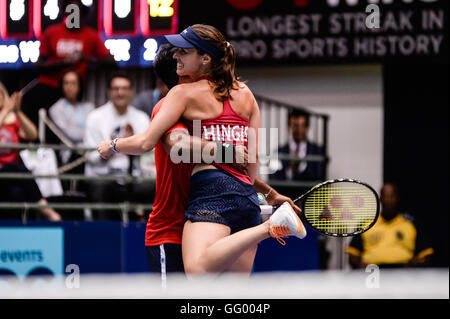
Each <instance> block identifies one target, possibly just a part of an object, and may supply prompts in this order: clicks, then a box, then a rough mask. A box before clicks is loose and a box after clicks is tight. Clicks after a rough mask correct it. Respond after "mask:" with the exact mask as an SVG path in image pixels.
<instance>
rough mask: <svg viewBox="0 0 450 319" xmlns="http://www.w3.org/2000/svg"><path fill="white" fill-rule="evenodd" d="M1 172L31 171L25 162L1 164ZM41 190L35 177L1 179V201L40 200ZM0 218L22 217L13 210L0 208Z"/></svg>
mask: <svg viewBox="0 0 450 319" xmlns="http://www.w3.org/2000/svg"><path fill="white" fill-rule="evenodd" d="M0 173H30V171H29V170H28V169H27V168H26V167H25V166H24V165H23V164H6V165H3V166H0ZM41 199H42V194H41V191H40V190H39V187H38V186H37V184H36V181H35V180H34V179H19V178H17V179H0V202H38V201H39V200H41ZM0 219H20V214H18V213H13V212H12V210H0Z"/></svg>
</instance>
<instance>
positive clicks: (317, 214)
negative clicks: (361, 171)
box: [304, 182, 378, 235]
mask: <svg viewBox="0 0 450 319" xmlns="http://www.w3.org/2000/svg"><path fill="white" fill-rule="evenodd" d="M377 209H378V200H377V197H376V195H375V194H374V193H373V192H372V191H371V190H370V189H369V188H367V187H366V186H364V185H362V184H358V183H352V182H340V183H333V184H328V185H323V186H321V187H319V188H317V189H316V190H313V191H312V192H311V193H310V194H309V195H308V197H307V198H306V201H305V204H304V216H305V218H306V219H307V220H308V222H309V223H310V224H311V225H312V226H313V227H315V228H317V229H318V230H320V231H323V232H326V233H333V234H338V235H340V234H350V233H355V232H359V231H361V230H364V229H366V228H367V227H369V226H370V225H371V224H372V223H373V221H374V220H375V218H376V216H377Z"/></svg>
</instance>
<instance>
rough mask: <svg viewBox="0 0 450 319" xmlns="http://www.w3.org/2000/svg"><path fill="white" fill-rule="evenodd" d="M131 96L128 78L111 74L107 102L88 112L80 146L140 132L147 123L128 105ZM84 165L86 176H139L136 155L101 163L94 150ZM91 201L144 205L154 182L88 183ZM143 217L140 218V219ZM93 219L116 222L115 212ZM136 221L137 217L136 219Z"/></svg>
mask: <svg viewBox="0 0 450 319" xmlns="http://www.w3.org/2000/svg"><path fill="white" fill-rule="evenodd" d="M132 95H133V88H132V81H131V78H130V77H129V76H128V75H127V74H126V73H124V72H116V73H114V74H113V75H112V76H111V77H110V79H109V81H108V97H109V101H108V102H107V103H106V104H104V105H102V106H100V107H98V108H97V109H95V110H94V111H92V112H91V113H89V115H88V117H87V120H86V131H85V137H84V144H85V146H87V147H93V148H96V147H97V145H98V144H99V143H100V142H102V141H105V140H113V139H115V138H116V137H128V136H131V135H133V134H138V133H141V132H144V131H145V130H146V129H147V127H148V126H149V124H150V120H149V117H148V116H147V114H145V113H144V112H143V111H140V110H137V109H136V108H135V107H133V106H131V105H130V104H129V103H130V101H131V98H132ZM87 158H88V159H87V162H86V165H85V174H86V175H87V176H125V175H128V174H130V175H133V176H141V167H140V156H128V155H125V154H120V153H117V154H114V155H113V156H112V157H111V158H110V159H108V160H103V159H102V158H101V157H100V155H99V154H98V152H97V151H92V152H89V153H88V155H87ZM88 194H89V196H90V199H91V201H93V202H95V203H99V202H123V201H125V200H127V201H130V202H141V203H142V202H146V203H151V202H153V200H154V183H137V184H131V185H127V184H125V183H121V182H120V181H117V182H116V181H114V182H111V181H92V182H90V183H89V192H88ZM141 217H142V218H143V216H141ZM94 218H95V219H109V220H118V219H119V218H120V213H119V211H111V212H107V211H94ZM138 219H139V218H138Z"/></svg>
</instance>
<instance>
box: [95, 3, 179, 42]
mask: <svg viewBox="0 0 450 319" xmlns="http://www.w3.org/2000/svg"><path fill="white" fill-rule="evenodd" d="M103 4H104V8H103V13H104V16H103V21H104V30H105V34H106V35H107V36H114V35H138V34H139V33H140V34H142V35H143V36H153V35H163V34H168V33H176V32H177V29H178V0H104V2H103ZM138 26H139V27H138ZM139 29H140V30H139ZM139 31H140V32H139Z"/></svg>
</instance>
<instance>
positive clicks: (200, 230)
mask: <svg viewBox="0 0 450 319" xmlns="http://www.w3.org/2000/svg"><path fill="white" fill-rule="evenodd" d="M166 38H167V40H168V41H169V42H170V43H171V44H172V45H174V46H176V47H178V48H179V49H178V50H177V52H176V53H175V55H174V58H175V59H176V60H177V74H178V75H179V76H189V77H191V78H192V79H193V80H194V81H195V82H193V83H185V84H180V85H177V86H175V87H174V88H173V89H171V90H170V91H169V93H168V95H167V96H166V98H165V101H164V104H163V106H162V107H161V109H160V111H159V113H158V114H157V115H156V116H155V118H154V119H153V121H152V122H151V124H150V126H149V128H148V129H147V130H146V131H145V132H144V133H142V134H137V135H135V136H132V137H129V138H121V139H116V140H114V141H112V142H109V141H106V142H102V143H101V144H100V146H99V152H100V154H101V156H102V157H103V158H108V157H109V156H111V155H112V154H113V152H114V151H118V152H121V153H125V154H130V155H140V154H143V153H145V152H147V151H149V150H151V149H153V148H154V146H155V145H156V144H157V143H158V141H159V139H160V138H161V136H162V135H163V134H164V133H165V132H166V131H167V130H168V129H170V128H171V127H172V126H173V125H174V124H175V123H176V122H177V121H178V120H179V119H180V118H183V119H184V120H185V122H186V124H187V126H188V128H189V130H190V133H191V134H192V133H193V130H194V125H193V121H194V120H201V130H202V136H203V138H206V139H209V140H213V141H219V142H228V143H230V144H234V145H236V144H242V143H243V144H244V145H245V146H247V147H248V141H249V135H250V134H248V132H254V133H255V135H256V136H255V139H254V141H255V144H256V145H253V146H252V147H254V148H255V149H256V154H257V143H256V141H257V131H258V128H259V125H260V115H259V108H258V104H257V102H256V100H255V98H254V96H253V94H252V93H251V91H250V90H249V88H248V87H247V86H246V85H245V84H243V83H242V82H239V81H238V79H237V77H236V75H235V58H236V57H235V51H234V48H233V46H232V45H231V44H230V43H228V42H227V41H226V40H225V39H224V37H223V35H222V34H221V33H220V32H219V31H218V30H217V29H216V28H214V27H212V26H208V25H193V26H192V27H188V28H187V29H186V30H184V31H183V32H182V33H181V34H179V35H171V36H166ZM227 130H228V131H227ZM256 174H257V161H255V162H253V163H249V164H248V175H245V174H242V173H240V172H238V171H236V170H234V169H233V168H232V167H231V166H229V165H227V164H226V163H223V164H219V163H216V164H214V165H208V164H197V165H196V166H195V167H194V169H193V171H192V176H191V191H190V197H189V204H188V208H187V211H186V220H187V221H186V223H185V225H184V230H183V240H182V249H183V260H184V266H185V270H186V272H187V273H204V272H215V273H219V272H223V271H226V270H228V271H239V272H247V273H250V271H251V268H252V265H253V261H254V257H255V254H256V248H257V243H259V242H260V241H261V240H263V239H265V238H268V237H269V236H272V237H276V238H280V237H282V236H288V235H295V236H297V237H299V238H304V237H305V236H306V230H305V228H304V227H303V224H302V223H301V221H300V219H299V218H298V216H297V214H296V213H295V212H294V210H293V209H292V207H291V206H290V205H289V204H287V203H285V204H283V205H282V206H281V207H280V208H279V209H278V210H277V211H276V212H275V213H274V214H273V215H272V216H271V218H270V220H269V221H268V222H266V223H263V224H260V209H259V202H258V199H257V194H256V192H255V189H254V187H253V185H252V184H253V181H254V179H255V177H256Z"/></svg>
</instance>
